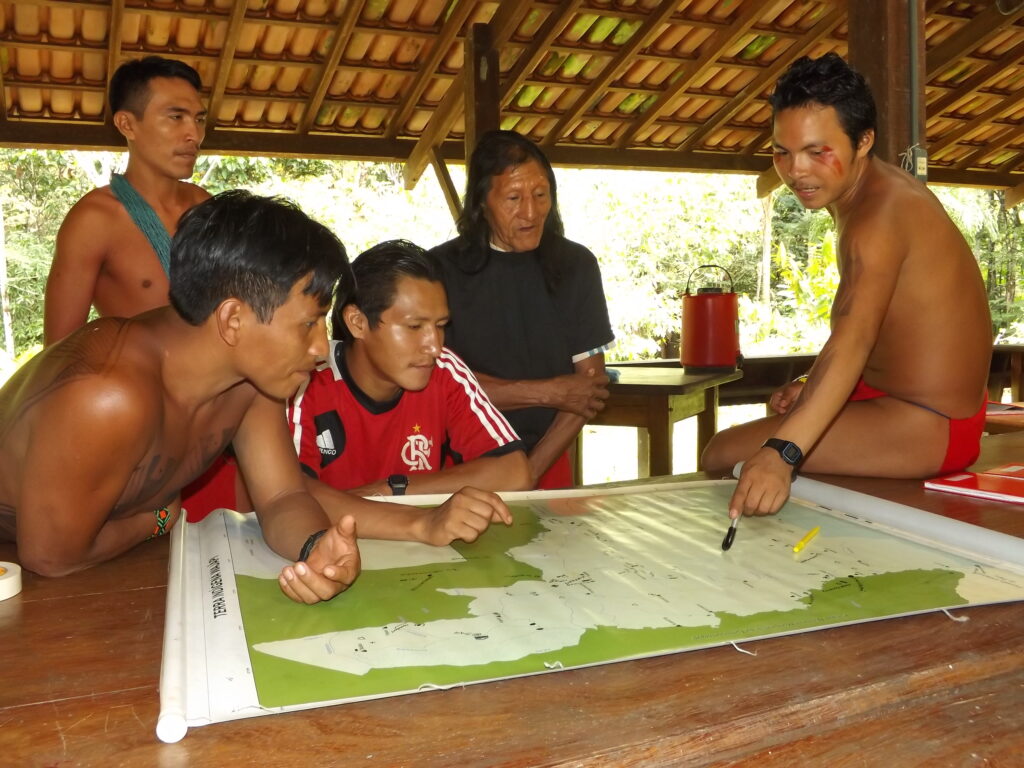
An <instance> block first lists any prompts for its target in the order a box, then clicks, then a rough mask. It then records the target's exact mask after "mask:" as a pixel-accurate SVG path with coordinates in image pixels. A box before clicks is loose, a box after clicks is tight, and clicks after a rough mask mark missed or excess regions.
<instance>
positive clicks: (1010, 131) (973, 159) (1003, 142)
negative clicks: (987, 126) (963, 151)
mask: <svg viewBox="0 0 1024 768" xmlns="http://www.w3.org/2000/svg"><path fill="white" fill-rule="evenodd" d="M1021 137H1024V128H1020V127H1017V126H1013V127H1010V128H1007V129H1006V130H1005V131H1003V133H1002V134H1000V136H999V138H998V139H996V140H995V141H988V142H986V144H985V146H983V147H978V149H976V150H974V151H973V152H971V154H969V155H967V156H966V157H964V158H963V159H961V160H958V161H957V162H956V164H955V165H954V166H953V167H954V168H958V169H960V170H964V169H966V168H970V167H971V166H972V165H974V164H975V163H977V162H980V161H981V159H982V158H983V157H985V156H987V155H991V154H993V153H995V152H998V151H999V150H1001V149H1005V148H1006V147H1007V146H1009V145H1010V144H1013V142H1015V141H1019V140H1020V139H1021Z"/></svg>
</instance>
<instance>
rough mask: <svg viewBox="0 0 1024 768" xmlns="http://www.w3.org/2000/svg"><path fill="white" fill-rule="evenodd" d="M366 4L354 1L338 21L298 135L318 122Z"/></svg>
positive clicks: (361, 1) (307, 131)
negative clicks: (336, 71)
mask: <svg viewBox="0 0 1024 768" xmlns="http://www.w3.org/2000/svg"><path fill="white" fill-rule="evenodd" d="M365 4H366V0H353V2H350V3H348V4H347V5H346V6H345V14H344V15H343V16H342V17H341V19H339V20H338V26H337V27H336V28H335V30H334V40H332V41H331V50H330V51H329V52H328V54H327V58H326V59H324V64H323V68H322V69H321V70H320V78H319V80H317V83H316V88H314V89H313V95H312V96H311V97H310V99H309V105H308V106H307V107H306V111H305V112H304V113H303V115H302V122H301V123H299V129H298V133H300V134H308V133H309V129H310V128H311V127H312V126H313V121H314V120H316V116H317V113H318V112H319V111H320V106H321V105H322V104H323V103H324V97H325V96H326V95H327V89H328V88H330V87H331V81H332V80H334V73H335V70H336V68H337V66H338V62H339V61H341V57H342V54H344V53H345V48H346V46H348V41H349V39H350V38H351V37H352V29H353V28H354V27H355V25H356V21H358V20H359V17H360V16H361V15H362V13H363V6H364V5H365Z"/></svg>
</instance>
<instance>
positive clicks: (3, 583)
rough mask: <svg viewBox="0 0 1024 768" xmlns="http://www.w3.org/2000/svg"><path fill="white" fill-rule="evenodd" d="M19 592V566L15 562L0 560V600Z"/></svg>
mask: <svg viewBox="0 0 1024 768" xmlns="http://www.w3.org/2000/svg"><path fill="white" fill-rule="evenodd" d="M19 592H21V566H20V565H18V564H17V563H4V562H0V600H6V599H7V598H8V597H14V596H15V595H16V594H18V593H19Z"/></svg>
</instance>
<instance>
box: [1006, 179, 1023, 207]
mask: <svg viewBox="0 0 1024 768" xmlns="http://www.w3.org/2000/svg"><path fill="white" fill-rule="evenodd" d="M1021 202H1024V183H1021V184H1018V185H1017V186H1016V187H1013V188H1012V189H1008V190H1006V195H1005V196H1004V197H1003V207H1004V208H1005V209H1006V210H1010V209H1011V208H1013V207H1014V206H1015V205H1018V204H1020V203H1021Z"/></svg>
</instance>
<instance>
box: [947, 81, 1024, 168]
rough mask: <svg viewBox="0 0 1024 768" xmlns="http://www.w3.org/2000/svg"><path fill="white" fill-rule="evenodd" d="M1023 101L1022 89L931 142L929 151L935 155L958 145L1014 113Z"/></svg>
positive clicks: (1023, 92) (1023, 93)
mask: <svg viewBox="0 0 1024 768" xmlns="http://www.w3.org/2000/svg"><path fill="white" fill-rule="evenodd" d="M1022 101H1024V88H1021V89H1020V90H1018V91H1017V92H1016V93H1014V94H1013V95H1012V96H1009V97H1008V98H1006V99H1005V100H1003V101H997V102H996V104H995V105H994V106H992V107H989V108H988V109H986V110H985V111H984V112H982V113H981V114H978V115H975V116H974V117H972V118H971V119H970V120H967V121H966V122H964V124H963V125H961V126H960V127H959V128H954V129H953V130H952V131H950V132H949V133H947V134H946V135H945V136H941V137H939V138H938V139H936V140H935V141H932V142H929V144H928V151H929V152H931V153H932V154H933V155H934V154H938V153H939V152H941V151H942V150H943V149H945V148H946V147H949V146H952V145H953V144H956V143H957V142H958V141H960V139H962V138H964V137H965V136H969V135H970V134H972V133H974V131H976V130H978V129H979V128H982V127H984V126H985V125H986V124H987V123H990V122H992V121H993V120H995V119H996V118H997V117H999V116H1001V115H1004V114H1006V113H1007V112H1012V111H1013V110H1014V109H1015V108H1016V107H1017V105H1019V104H1020V103H1021V102H1022Z"/></svg>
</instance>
